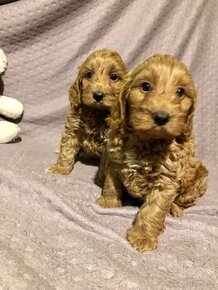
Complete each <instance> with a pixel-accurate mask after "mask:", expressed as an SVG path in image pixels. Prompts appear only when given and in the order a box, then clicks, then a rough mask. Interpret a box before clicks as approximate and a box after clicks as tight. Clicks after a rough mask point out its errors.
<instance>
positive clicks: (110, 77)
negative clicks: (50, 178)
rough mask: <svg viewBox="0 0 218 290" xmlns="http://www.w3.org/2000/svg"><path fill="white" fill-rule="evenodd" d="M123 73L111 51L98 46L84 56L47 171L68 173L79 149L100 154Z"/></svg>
mask: <svg viewBox="0 0 218 290" xmlns="http://www.w3.org/2000/svg"><path fill="white" fill-rule="evenodd" d="M126 75H127V68H126V66H125V64H124V63H123V61H122V59H121V57H120V56H119V54H118V53H117V52H115V51H111V50H107V49H102V50H98V51H96V52H94V53H92V54H91V55H90V56H89V57H88V58H87V59H86V61H85V62H84V63H83V64H82V66H81V67H80V69H79V73H78V76H77V79H76V81H75V83H74V84H73V85H72V86H71V88H70V90H69V101H70V109H69V111H68V115H67V121H66V123H65V130H64V132H63V134H62V139H61V145H60V153H59V157H58V160H57V163H56V164H53V165H51V166H49V167H48V168H47V172H51V173H56V174H69V173H70V172H71V170H72V168H73V166H74V163H75V158H76V156H77V154H78V152H79V151H80V150H83V151H84V152H85V153H86V154H87V155H88V156H100V155H101V154H102V152H103V149H104V135H105V132H106V130H107V128H108V124H107V119H108V116H109V115H110V110H111V107H112V105H113V103H114V101H115V99H116V98H117V97H118V95H119V93H120V90H121V87H122V85H123V84H124V81H125V77H126Z"/></svg>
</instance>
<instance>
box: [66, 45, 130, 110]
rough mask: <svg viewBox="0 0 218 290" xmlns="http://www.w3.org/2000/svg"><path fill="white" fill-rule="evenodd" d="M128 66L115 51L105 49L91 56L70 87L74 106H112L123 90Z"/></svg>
mask: <svg viewBox="0 0 218 290" xmlns="http://www.w3.org/2000/svg"><path fill="white" fill-rule="evenodd" d="M126 75H127V67H126V65H125V64H124V62H123V61H122V59H121V57H120V56H119V54H118V53H117V52H115V51H111V50H107V49H102V50H97V51H95V52H94V53H92V54H91V55H90V56H89V57H88V58H87V59H86V60H85V62H84V63H83V64H82V66H81V67H80V69H79V73H78V76H77V79H76V81H75V83H74V84H73V85H72V86H71V88H70V92H69V99H70V102H71V105H72V106H74V107H79V106H80V105H82V104H83V105H86V106H89V107H92V108H96V109H102V110H105V109H108V110H110V108H111V107H112V105H113V103H114V101H115V99H116V98H118V95H119V93H120V91H121V88H122V85H123V84H124V82H125V77H126Z"/></svg>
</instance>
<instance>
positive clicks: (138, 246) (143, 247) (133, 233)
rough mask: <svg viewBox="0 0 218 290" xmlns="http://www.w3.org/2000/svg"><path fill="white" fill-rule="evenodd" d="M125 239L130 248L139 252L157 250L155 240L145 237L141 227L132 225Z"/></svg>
mask: <svg viewBox="0 0 218 290" xmlns="http://www.w3.org/2000/svg"><path fill="white" fill-rule="evenodd" d="M126 238H127V240H128V241H129V243H130V244H131V246H132V247H133V248H134V249H135V250H137V251H139V252H144V251H151V250H155V249H156V248H157V238H149V237H148V236H146V233H145V230H144V229H143V227H142V226H135V225H133V226H132V227H131V228H130V229H128V231H127V233H126Z"/></svg>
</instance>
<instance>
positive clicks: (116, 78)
mask: <svg viewBox="0 0 218 290" xmlns="http://www.w3.org/2000/svg"><path fill="white" fill-rule="evenodd" d="M110 79H111V80H112V81H117V80H118V79H119V77H118V75H117V74H115V73H113V74H111V75H110Z"/></svg>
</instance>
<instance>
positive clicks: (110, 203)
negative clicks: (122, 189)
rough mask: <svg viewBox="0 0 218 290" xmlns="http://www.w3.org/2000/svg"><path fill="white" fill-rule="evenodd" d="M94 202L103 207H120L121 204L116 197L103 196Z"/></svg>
mask: <svg viewBox="0 0 218 290" xmlns="http://www.w3.org/2000/svg"><path fill="white" fill-rule="evenodd" d="M96 203H97V204H98V205H100V206H102V207H105V208H112V207H121V206H122V201H121V200H120V199H117V198H106V197H103V196H100V197H99V198H98V199H97V200H96Z"/></svg>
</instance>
